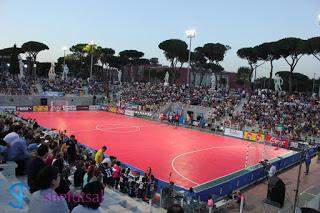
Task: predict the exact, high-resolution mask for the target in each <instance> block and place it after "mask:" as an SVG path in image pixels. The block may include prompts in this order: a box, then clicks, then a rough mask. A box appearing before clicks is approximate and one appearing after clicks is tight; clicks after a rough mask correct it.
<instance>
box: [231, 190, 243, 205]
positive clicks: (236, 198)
mask: <svg viewBox="0 0 320 213" xmlns="http://www.w3.org/2000/svg"><path fill="white" fill-rule="evenodd" d="M232 199H233V200H234V201H236V203H237V204H239V206H240V205H241V199H242V200H243V206H245V198H244V195H243V194H242V193H241V192H240V191H236V192H235V193H234V194H233V195H232Z"/></svg>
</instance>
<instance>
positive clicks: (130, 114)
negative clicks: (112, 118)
mask: <svg viewBox="0 0 320 213" xmlns="http://www.w3.org/2000/svg"><path fill="white" fill-rule="evenodd" d="M124 114H125V115H129V116H134V111H132V110H128V109H126V110H125V111H124Z"/></svg>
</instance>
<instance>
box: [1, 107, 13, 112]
mask: <svg viewBox="0 0 320 213" xmlns="http://www.w3.org/2000/svg"><path fill="white" fill-rule="evenodd" d="M0 111H5V112H15V111H16V107H15V106H0Z"/></svg>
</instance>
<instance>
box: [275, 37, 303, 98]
mask: <svg viewBox="0 0 320 213" xmlns="http://www.w3.org/2000/svg"><path fill="white" fill-rule="evenodd" d="M306 44H307V42H306V41H305V40H302V39H300V38H284V39H281V40H279V41H277V42H276V45H277V48H278V51H279V54H280V56H281V57H282V58H283V59H284V60H285V61H286V63H287V64H288V65H289V66H290V73H291V74H290V76H289V93H291V92H292V77H293V76H292V73H293V71H294V69H295V67H296V65H297V64H298V62H299V60H300V58H301V57H302V56H303V55H304V54H306V53H307V48H306ZM288 58H290V59H291V60H289V59H288Z"/></svg>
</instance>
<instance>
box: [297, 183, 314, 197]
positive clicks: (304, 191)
mask: <svg viewBox="0 0 320 213" xmlns="http://www.w3.org/2000/svg"><path fill="white" fill-rule="evenodd" d="M311 188H313V185H311V186H309V187H308V188H306V189H305V190H303V191H302V192H301V193H300V195H301V194H303V193H306V191H308V190H309V189H311Z"/></svg>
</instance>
